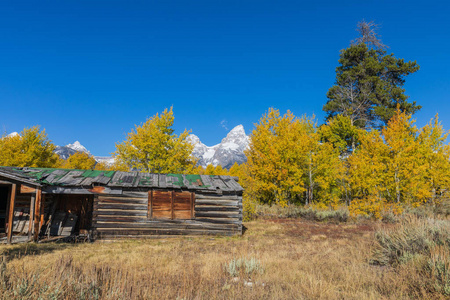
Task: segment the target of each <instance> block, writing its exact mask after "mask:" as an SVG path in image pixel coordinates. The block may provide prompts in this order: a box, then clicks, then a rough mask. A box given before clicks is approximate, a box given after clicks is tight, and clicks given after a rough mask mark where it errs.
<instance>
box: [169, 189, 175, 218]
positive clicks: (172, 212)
mask: <svg viewBox="0 0 450 300" xmlns="http://www.w3.org/2000/svg"><path fill="white" fill-rule="evenodd" d="M170 206H171V210H172V211H171V214H172V218H171V219H172V220H173V219H174V211H173V191H171V192H170Z"/></svg>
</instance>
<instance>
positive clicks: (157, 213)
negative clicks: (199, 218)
mask: <svg viewBox="0 0 450 300" xmlns="http://www.w3.org/2000/svg"><path fill="white" fill-rule="evenodd" d="M194 202H195V193H192V192H187V191H183V192H175V191H157V190H154V191H149V192H148V217H149V218H150V219H170V220H175V219H177V220H187V219H193V218H194Z"/></svg>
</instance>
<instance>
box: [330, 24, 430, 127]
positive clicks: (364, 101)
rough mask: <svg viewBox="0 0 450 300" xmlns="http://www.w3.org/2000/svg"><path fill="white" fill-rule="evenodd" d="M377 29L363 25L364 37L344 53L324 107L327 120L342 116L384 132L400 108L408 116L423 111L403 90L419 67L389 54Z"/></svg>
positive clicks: (371, 25)
mask: <svg viewBox="0 0 450 300" xmlns="http://www.w3.org/2000/svg"><path fill="white" fill-rule="evenodd" d="M376 29H377V25H376V24H374V23H373V22H365V21H362V22H360V23H359V24H358V32H359V33H360V37H359V38H357V39H356V40H355V41H353V43H352V45H350V47H348V48H346V49H344V50H341V54H340V59H339V66H338V67H337V68H336V83H335V85H334V86H332V87H331V88H330V89H329V90H328V93H327V98H328V101H327V103H326V104H325V105H324V107H323V110H324V111H325V112H326V113H327V118H332V117H334V116H336V115H338V114H342V115H344V116H346V117H349V118H350V120H351V122H352V125H355V126H358V127H361V128H374V127H375V128H380V127H381V126H383V125H386V124H387V122H388V121H389V119H390V118H391V117H392V116H393V115H394V114H395V111H396V109H397V107H399V109H400V110H401V111H402V112H406V113H408V114H413V113H414V112H416V111H417V110H419V109H420V108H421V107H420V106H419V105H417V104H416V102H415V101H413V102H408V96H407V95H405V89H404V88H403V85H404V83H405V77H406V76H407V75H409V74H412V73H414V72H416V71H417V70H419V65H418V64H417V63H416V62H415V61H408V62H405V60H404V59H398V58H396V57H395V56H394V54H392V53H391V54H387V52H386V50H385V49H386V48H387V47H386V46H385V45H384V44H383V43H382V42H381V40H380V39H379V37H378V35H377V32H376Z"/></svg>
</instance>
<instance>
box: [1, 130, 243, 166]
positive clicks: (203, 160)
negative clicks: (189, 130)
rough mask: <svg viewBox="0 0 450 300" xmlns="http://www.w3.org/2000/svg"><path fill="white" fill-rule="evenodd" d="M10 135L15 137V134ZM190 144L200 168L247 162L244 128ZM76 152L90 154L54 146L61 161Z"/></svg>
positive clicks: (73, 147) (99, 159) (106, 159)
mask: <svg viewBox="0 0 450 300" xmlns="http://www.w3.org/2000/svg"><path fill="white" fill-rule="evenodd" d="M10 135H17V133H16V132H13V133H11V134H10ZM188 140H189V142H190V143H192V144H193V145H194V150H193V152H192V154H193V155H194V156H195V157H196V158H198V159H199V161H198V164H199V165H201V166H202V167H205V168H206V166H208V165H209V164H212V165H213V166H218V165H221V166H222V167H223V168H230V167H231V166H232V165H233V164H234V163H235V162H237V163H238V164H242V163H244V162H246V161H247V158H246V157H245V154H244V150H245V149H247V148H248V145H249V137H248V136H247V135H246V134H245V130H244V126H242V125H238V126H236V127H234V128H233V129H232V130H231V131H230V132H229V133H228V134H227V136H226V137H225V138H223V139H222V141H221V142H220V143H219V144H217V145H214V146H206V145H205V144H203V143H202V142H201V141H200V138H199V137H198V136H196V135H195V134H190V135H189V137H188ZM76 152H86V153H90V152H89V151H88V150H87V149H86V147H84V146H83V145H82V144H81V143H80V142H79V141H75V142H74V143H73V144H68V145H66V146H56V149H55V153H56V154H58V155H59V156H60V157H61V158H62V159H67V158H69V156H70V155H73V154H74V153H76ZM94 157H95V160H96V161H97V162H103V163H107V164H112V163H114V158H112V157H110V156H94Z"/></svg>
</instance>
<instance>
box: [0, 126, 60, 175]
mask: <svg viewBox="0 0 450 300" xmlns="http://www.w3.org/2000/svg"><path fill="white" fill-rule="evenodd" d="M55 148H56V146H55V145H54V144H53V143H52V142H51V141H50V140H49V139H48V137H47V134H46V133H45V129H44V130H42V131H41V130H40V129H39V126H34V127H31V128H25V129H24V130H23V131H22V132H21V133H20V134H19V135H15V136H4V137H2V138H1V139H0V165H1V166H11V167H37V168H55V167H60V165H61V163H62V160H61V159H60V158H59V156H58V155H57V154H55V153H54V152H53V151H55Z"/></svg>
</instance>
